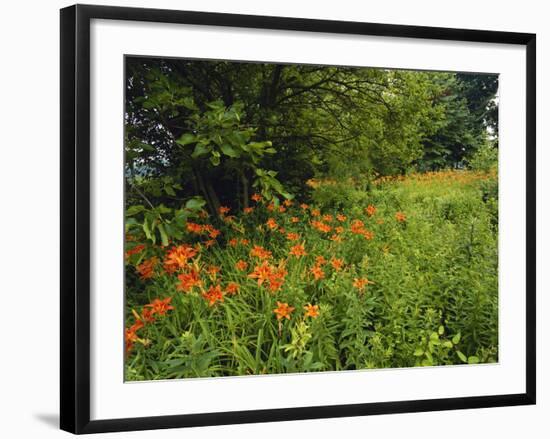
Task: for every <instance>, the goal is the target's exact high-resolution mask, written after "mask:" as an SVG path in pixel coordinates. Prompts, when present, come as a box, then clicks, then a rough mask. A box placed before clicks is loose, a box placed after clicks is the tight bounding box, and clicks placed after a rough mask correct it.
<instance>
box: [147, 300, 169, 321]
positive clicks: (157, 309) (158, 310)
mask: <svg viewBox="0 0 550 439" xmlns="http://www.w3.org/2000/svg"><path fill="white" fill-rule="evenodd" d="M171 301H172V298H171V297H167V298H166V299H162V300H161V299H154V300H153V301H152V302H151V303H149V304H147V305H145V307H146V308H151V314H158V315H159V316H163V315H165V314H166V313H167V312H168V311H169V310H171V309H174V307H173V306H172V305H170V302H171Z"/></svg>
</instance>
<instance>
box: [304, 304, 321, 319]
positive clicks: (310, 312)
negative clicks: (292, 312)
mask: <svg viewBox="0 0 550 439" xmlns="http://www.w3.org/2000/svg"><path fill="white" fill-rule="evenodd" d="M304 309H305V310H306V312H305V314H304V316H305V317H312V318H316V317H318V316H319V305H312V304H311V303H308V304H307V305H306V306H304Z"/></svg>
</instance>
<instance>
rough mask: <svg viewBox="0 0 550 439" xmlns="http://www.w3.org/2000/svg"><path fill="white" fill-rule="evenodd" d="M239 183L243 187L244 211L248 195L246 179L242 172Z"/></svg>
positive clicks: (248, 198)
mask: <svg viewBox="0 0 550 439" xmlns="http://www.w3.org/2000/svg"><path fill="white" fill-rule="evenodd" d="M241 182H242V185H243V207H244V208H245V209H246V208H247V207H248V206H249V204H248V203H249V202H250V197H249V194H248V178H246V174H245V173H244V171H241Z"/></svg>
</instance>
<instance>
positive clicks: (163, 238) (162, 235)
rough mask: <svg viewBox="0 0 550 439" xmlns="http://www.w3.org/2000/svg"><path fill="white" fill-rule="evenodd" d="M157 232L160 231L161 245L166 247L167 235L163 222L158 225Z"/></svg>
mask: <svg viewBox="0 0 550 439" xmlns="http://www.w3.org/2000/svg"><path fill="white" fill-rule="evenodd" d="M158 229H159V232H160V239H161V241H162V245H163V246H164V247H166V246H167V245H168V235H167V234H166V230H165V229H164V224H162V223H160V224H159V226H158Z"/></svg>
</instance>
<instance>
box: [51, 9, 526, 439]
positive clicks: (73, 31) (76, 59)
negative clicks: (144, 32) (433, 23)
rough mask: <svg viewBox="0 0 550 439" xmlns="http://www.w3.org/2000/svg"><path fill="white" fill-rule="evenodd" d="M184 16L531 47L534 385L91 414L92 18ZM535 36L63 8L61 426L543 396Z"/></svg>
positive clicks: (175, 422) (433, 406) (101, 427)
mask: <svg viewBox="0 0 550 439" xmlns="http://www.w3.org/2000/svg"><path fill="white" fill-rule="evenodd" d="M92 19H106V20H131V21H142V22H157V23H182V24H194V25H208V26H230V27H241V28H255V29H276V30H294V31H304V32H312V33H313V32H325V33H335V34H357V35H373V36H384V37H407V38H421V39H438V40H449V41H451V40H452V41H466V42H486V43H504V44H514V45H523V46H525V47H526V54H527V55H526V59H527V62H526V66H525V68H526V87H527V88H526V96H527V101H526V110H527V111H526V115H525V117H526V128H527V129H526V147H527V151H526V154H527V157H526V158H527V169H526V171H527V174H526V175H527V181H526V185H527V198H526V203H527V204H526V205H527V209H526V220H527V221H526V225H527V227H526V243H527V248H526V256H527V257H526V261H525V263H526V274H527V284H526V294H527V297H526V322H527V327H526V337H527V338H526V357H525V364H526V376H525V383H526V387H525V388H526V392H525V393H518V394H507V395H494V396H473V397H459V398H445V399H429V400H415V401H393V402H382V403H366V404H346V405H334V406H316V407H299V408H283V409H269V410H252V411H238V412H224V413H201V414H181V415H172V416H151V417H140V418H128V419H105V420H90V394H91V392H90V360H91V358H90V349H89V347H90V214H91V210H90V160H89V159H90V21H91V20H92ZM535 63H536V36H535V35H534V34H530V33H513V32H496V31H483V30H465V29H447V28H435V27H423V26H402V25H389V24H375V23H359V22H343V21H327V20H311V19H302V18H286V17H285V18H283V17H266V16H251V15H233V14H220V13H205V12H188V11H175V10H159V9H141V8H126V7H110V6H89V5H74V6H70V7H67V8H64V9H62V10H61V115H60V121H61V127H60V129H61V224H60V226H61V243H60V246H61V273H60V275H61V358H60V360H61V388H60V393H61V404H60V411H61V413H60V414H61V416H60V424H61V429H63V430H66V431H69V432H72V433H76V434H81V433H99V432H113V431H128V430H145V429H160V428H173V427H192V426H207V425H220V424H240V423H249V422H267V421H287V420H300V419H314V418H326V417H346V416H364V415H374V414H386V413H404V412H424V411H436V410H452V409H467V408H468V409H469V408H481V407H497V406H514V405H527V404H535V400H536V396H535V395H536V368H535V367H536V366H535V363H536V352H535V342H536V340H535V335H536V333H535V327H536V322H535V279H536V277H535V262H536V261H535V257H536V252H535V233H536V232H535V209H536V206H535V198H536V195H535V180H536V177H535V155H536V152H535V140H536V134H535V132H536V122H535V119H536V115H535V111H536V110H535V105H536V104H535V94H536V76H535V75H536V74H535V70H536V68H535V67H536V64H535Z"/></svg>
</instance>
